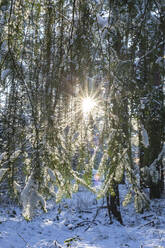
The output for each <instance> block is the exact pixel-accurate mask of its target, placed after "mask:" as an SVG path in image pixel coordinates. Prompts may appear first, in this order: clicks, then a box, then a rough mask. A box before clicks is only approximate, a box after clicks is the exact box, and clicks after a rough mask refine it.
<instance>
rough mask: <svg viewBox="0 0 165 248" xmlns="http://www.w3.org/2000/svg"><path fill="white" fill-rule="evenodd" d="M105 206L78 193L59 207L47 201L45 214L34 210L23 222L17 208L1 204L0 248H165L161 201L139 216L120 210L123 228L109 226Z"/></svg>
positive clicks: (130, 208)
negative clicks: (32, 214)
mask: <svg viewBox="0 0 165 248" xmlns="http://www.w3.org/2000/svg"><path fill="white" fill-rule="evenodd" d="M105 205H106V203H104V201H103V199H102V200H99V201H96V199H95V197H94V195H92V194H91V193H89V192H79V193H77V194H75V195H74V196H73V198H72V199H70V200H69V199H66V200H64V201H62V202H61V203H60V204H56V203H55V202H54V201H51V200H50V201H48V203H47V209H48V212H47V213H42V212H41V210H37V215H36V217H35V218H34V219H33V220H32V221H29V222H27V221H26V220H24V219H23V217H22V215H21V209H20V208H19V207H17V206H14V205H12V204H10V205H5V204H3V205H2V206H1V207H0V248H58V247H73V248H125V247H127V248H128V247H131V248H165V199H157V200H154V201H152V202H151V206H150V210H148V211H146V212H144V213H143V214H137V213H136V212H135V210H134V208H133V204H129V205H128V206H127V207H125V208H123V207H122V209H121V212H122V217H123V222H124V224H125V225H124V226H121V225H120V224H119V223H118V222H116V221H114V223H113V224H109V217H108V216H107V210H106V209H105V208H103V207H102V206H105ZM98 209H99V210H98ZM69 239H70V240H69ZM55 241H57V242H58V244H60V245H61V246H57V242H56V245H55ZM64 241H65V242H64ZM67 241H68V242H67Z"/></svg>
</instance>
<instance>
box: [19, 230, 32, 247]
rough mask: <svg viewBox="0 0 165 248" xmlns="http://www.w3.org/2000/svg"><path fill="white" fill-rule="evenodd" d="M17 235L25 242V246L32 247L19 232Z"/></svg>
mask: <svg viewBox="0 0 165 248" xmlns="http://www.w3.org/2000/svg"><path fill="white" fill-rule="evenodd" d="M17 235H18V236H19V237H20V238H21V239H22V240H23V241H24V242H25V244H26V246H28V247H29V248H32V247H31V246H30V245H29V243H28V242H27V241H26V240H25V239H24V238H23V237H22V236H21V234H19V233H17Z"/></svg>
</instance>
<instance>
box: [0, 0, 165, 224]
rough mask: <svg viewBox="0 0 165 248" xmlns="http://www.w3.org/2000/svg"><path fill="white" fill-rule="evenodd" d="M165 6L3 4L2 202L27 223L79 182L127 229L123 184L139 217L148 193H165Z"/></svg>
mask: <svg viewBox="0 0 165 248" xmlns="http://www.w3.org/2000/svg"><path fill="white" fill-rule="evenodd" d="M164 10H165V5H164V1H163V0H162V1H157V0H151V1H147V0H143V1H139V0H136V1H118V0H117V1H113V0H112V1H99V0H97V1H93V0H89V1H87V0H57V1H53V0H49V1H48V0H39V1H27V0H15V1H14V0H11V1H6V0H2V1H1V3H0V107H1V108H0V183H1V186H0V187H1V190H2V192H4V188H5V189H6V188H7V195H5V194H6V193H5V194H4V193H2V196H1V197H2V198H5V197H9V198H11V199H13V200H17V201H19V202H20V203H21V204H22V206H23V215H24V216H25V218H26V219H31V218H32V217H33V216H34V213H35V208H36V207H37V205H39V204H40V205H41V206H42V208H43V210H44V211H46V201H45V200H46V199H49V198H50V197H53V198H55V200H56V201H57V202H59V201H61V199H62V198H63V197H71V196H72V194H73V193H74V192H76V191H78V190H79V185H83V186H85V187H86V188H87V189H88V190H91V191H92V192H94V193H95V194H96V196H97V197H98V198H102V197H106V199H107V208H108V213H109V216H110V220H112V216H113V217H115V218H116V219H117V220H118V221H119V222H120V223H121V224H122V223H123V221H122V217H121V213H120V194H119V193H120V192H119V185H120V184H121V183H122V184H125V185H126V186H127V189H128V192H127V195H126V197H125V200H124V201H123V205H126V204H128V203H129V202H130V201H131V200H134V203H135V208H136V209H137V211H139V212H142V211H144V209H145V208H146V207H148V205H149V199H148V196H147V195H146V194H145V193H144V191H145V190H144V189H145V188H146V187H148V188H149V190H150V198H151V199H152V198H155V197H160V196H161V193H162V191H163V190H164V167H163V166H164V165H163V156H164V153H165V150H164V146H163V144H164V123H165V120H164V116H165V114H164V82H163V79H164V39H163V37H164V36H163V35H164V31H165V30H164V27H165V25H164V24H165V19H164ZM84 99H88V101H87V105H88V106H85V103H84ZM89 99H90V101H89ZM91 101H93V103H91ZM90 107H91V109H90ZM94 172H96V174H95V175H94ZM93 177H95V178H96V179H97V180H100V181H101V186H100V187H96V185H95V184H94V182H93Z"/></svg>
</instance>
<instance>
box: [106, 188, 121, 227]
mask: <svg viewBox="0 0 165 248" xmlns="http://www.w3.org/2000/svg"><path fill="white" fill-rule="evenodd" d="M114 192H115V195H111V194H110V193H108V194H107V208H108V214H109V217H110V223H112V217H111V216H112V215H113V216H114V217H115V219H116V220H117V221H119V222H120V224H121V225H123V220H122V217H121V212H120V198H119V187H118V184H115V185H114Z"/></svg>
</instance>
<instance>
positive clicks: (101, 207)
mask: <svg viewBox="0 0 165 248" xmlns="http://www.w3.org/2000/svg"><path fill="white" fill-rule="evenodd" d="M103 208H107V206H100V207H99V208H98V209H97V211H96V214H95V216H94V218H93V220H92V221H91V223H90V224H89V226H88V227H87V228H86V229H85V230H84V231H85V232H86V231H87V230H88V229H89V228H90V227H91V224H93V223H94V222H95V220H96V217H97V215H98V213H99V211H100V210H101V209H103Z"/></svg>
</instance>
